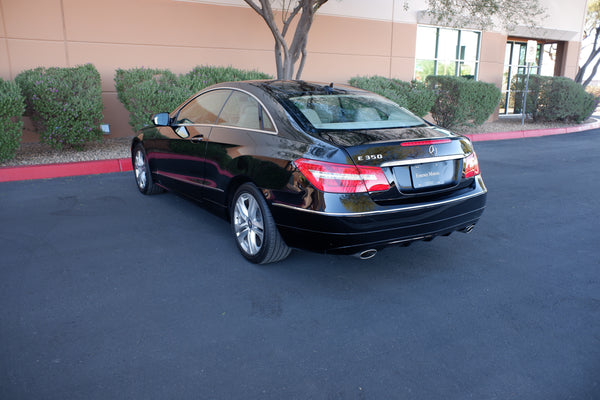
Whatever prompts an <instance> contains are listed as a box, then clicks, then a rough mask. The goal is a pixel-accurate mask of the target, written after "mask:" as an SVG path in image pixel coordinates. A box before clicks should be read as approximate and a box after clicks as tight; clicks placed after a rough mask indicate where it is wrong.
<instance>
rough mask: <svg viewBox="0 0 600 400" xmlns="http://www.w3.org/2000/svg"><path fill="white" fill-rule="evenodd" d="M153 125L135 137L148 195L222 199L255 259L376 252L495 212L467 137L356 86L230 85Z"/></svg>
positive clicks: (468, 226)
mask: <svg viewBox="0 0 600 400" xmlns="http://www.w3.org/2000/svg"><path fill="white" fill-rule="evenodd" d="M152 122H153V125H152V126H148V127H145V128H143V129H142V130H141V131H140V132H139V135H138V136H136V137H135V138H134V139H133V142H132V144H131V152H132V162H133V171H134V173H135V179H136V183H137V186H138V188H139V190H140V191H141V192H142V193H144V194H154V193H158V192H161V191H163V190H164V189H168V190H172V191H175V192H178V193H181V194H184V195H187V196H190V197H192V198H193V199H196V200H200V201H203V202H204V203H205V204H207V205H210V206H215V207H211V208H213V209H214V208H216V209H217V210H221V211H222V212H223V215H224V216H227V218H228V219H229V220H230V222H231V231H232V234H233V237H234V238H235V242H236V244H237V246H238V248H239V250H240V252H241V253H242V255H243V256H244V257H245V258H246V259H248V260H249V261H251V262H254V263H260V264H265V263H271V262H276V261H279V260H282V259H284V258H285V257H287V256H288V255H289V253H290V251H291V249H292V248H297V249H304V250H310V251H315V252H322V253H335V254H356V255H358V256H359V257H361V258H365V259H366V258H371V257H372V256H374V255H375V254H376V253H377V251H378V250H379V249H381V248H383V247H385V246H390V245H407V244H410V243H411V242H413V241H416V240H431V239H432V238H434V237H436V236H440V235H442V236H447V235H449V234H451V233H452V232H454V231H462V232H470V231H471V230H472V228H473V226H474V225H475V224H476V223H477V221H478V220H479V218H480V217H481V214H482V213H483V210H484V208H485V202H486V196H487V189H486V187H485V185H484V183H483V179H482V177H481V174H480V170H479V164H478V161H477V156H476V155H475V151H474V149H473V145H472V144H471V142H470V141H469V139H467V138H466V137H463V136H460V135H457V134H454V133H452V132H449V131H447V130H445V129H441V128H439V127H436V126H432V125H431V124H429V123H427V122H426V121H424V120H423V119H421V118H418V117H416V116H415V115H413V114H411V113H410V112H409V111H407V110H406V109H404V108H402V107H400V106H398V105H397V104H395V103H393V102H391V101H389V100H387V99H386V98H383V97H381V96H378V95H376V94H374V93H371V92H368V91H364V90H360V89H356V88H353V87H350V86H343V85H334V84H321V83H312V82H303V81H277V80H275V81H247V82H227V83H220V84H217V85H214V86H211V87H209V88H207V89H205V90H202V91H201V92H199V93H197V94H195V95H194V96H192V97H190V98H189V99H188V100H186V101H185V102H184V103H183V104H181V105H180V106H179V107H177V109H175V111H173V112H171V113H170V114H168V113H160V114H156V115H155V116H154V117H153V118H152Z"/></svg>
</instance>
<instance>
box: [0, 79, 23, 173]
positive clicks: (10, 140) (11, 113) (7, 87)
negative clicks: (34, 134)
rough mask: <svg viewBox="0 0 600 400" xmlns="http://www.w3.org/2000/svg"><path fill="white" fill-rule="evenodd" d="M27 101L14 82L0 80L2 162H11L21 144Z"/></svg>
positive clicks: (0, 158) (0, 149)
mask: <svg viewBox="0 0 600 400" xmlns="http://www.w3.org/2000/svg"><path fill="white" fill-rule="evenodd" d="M24 111H25V100H24V98H23V95H22V94H21V90H20V89H19V87H18V86H17V84H16V83H14V82H8V81H4V80H3V79H1V78H0V162H3V161H6V160H10V159H11V158H13V157H14V156H15V151H16V150H17V149H18V148H19V144H20V143H21V134H22V132H23V121H22V119H21V117H22V115H23V112H24Z"/></svg>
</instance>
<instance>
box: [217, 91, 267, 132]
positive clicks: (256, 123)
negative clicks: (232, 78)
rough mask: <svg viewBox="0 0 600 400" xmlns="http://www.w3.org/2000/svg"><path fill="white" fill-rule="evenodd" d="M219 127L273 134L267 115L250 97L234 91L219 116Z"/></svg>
mask: <svg viewBox="0 0 600 400" xmlns="http://www.w3.org/2000/svg"><path fill="white" fill-rule="evenodd" d="M217 123H218V124H219V125H225V126H235V127H239V128H245V129H253V130H263V131H271V132H274V131H275V128H274V127H273V123H272V121H271V119H270V118H269V115H268V114H267V112H266V111H265V109H264V108H263V107H262V106H261V105H260V103H259V102H258V101H257V100H256V99H255V98H253V97H252V96H250V95H248V94H246V93H243V92H239V91H237V90H234V91H233V93H232V94H231V96H230V97H229V100H227V103H226V104H225V107H223V111H221V114H220V115H219V121H218V122H217Z"/></svg>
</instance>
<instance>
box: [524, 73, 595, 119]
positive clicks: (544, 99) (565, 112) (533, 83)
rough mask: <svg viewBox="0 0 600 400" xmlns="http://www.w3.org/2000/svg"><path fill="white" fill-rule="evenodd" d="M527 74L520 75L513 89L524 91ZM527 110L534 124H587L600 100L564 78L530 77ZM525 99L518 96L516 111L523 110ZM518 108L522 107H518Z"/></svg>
mask: <svg viewBox="0 0 600 400" xmlns="http://www.w3.org/2000/svg"><path fill="white" fill-rule="evenodd" d="M525 79H526V75H517V76H515V78H514V79H513V82H512V90H520V91H523V90H525ZM527 89H528V90H527V107H526V109H525V111H526V112H527V113H528V114H531V116H532V118H533V120H534V121H564V122H577V123H580V122H582V121H585V120H586V119H587V118H588V117H589V116H590V115H592V113H593V112H594V110H595V109H596V106H597V105H598V98H597V97H596V96H594V95H593V94H591V93H588V92H586V91H585V88H584V87H583V86H582V85H580V84H579V83H577V82H575V81H573V80H571V79H569V78H565V77H561V76H539V75H530V76H529V85H528V88H527ZM522 104H523V100H522V96H519V95H517V96H516V97H515V110H516V111H521V110H522ZM517 105H518V106H519V107H518V108H517Z"/></svg>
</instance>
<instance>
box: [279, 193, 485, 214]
mask: <svg viewBox="0 0 600 400" xmlns="http://www.w3.org/2000/svg"><path fill="white" fill-rule="evenodd" d="M486 193H487V189H481V190H479V191H477V193H470V194H467V195H463V196H460V197H457V198H454V199H449V200H443V201H434V202H430V203H424V204H418V205H415V206H408V207H398V208H394V209H393V210H378V211H366V212H361V213H332V212H327V211H316V210H307V209H305V208H299V207H294V206H290V205H288V204H281V203H273V205H274V206H277V207H283V208H288V209H292V210H297V211H302V212H307V213H311V214H317V215H325V216H331V217H367V216H370V215H379V214H390V213H396V212H403V211H414V210H420V209H423V208H431V207H437V206H441V205H445V204H449V203H454V202H457V201H463V200H467V199H470V198H472V197H477V196H482V195H484V194H486Z"/></svg>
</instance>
